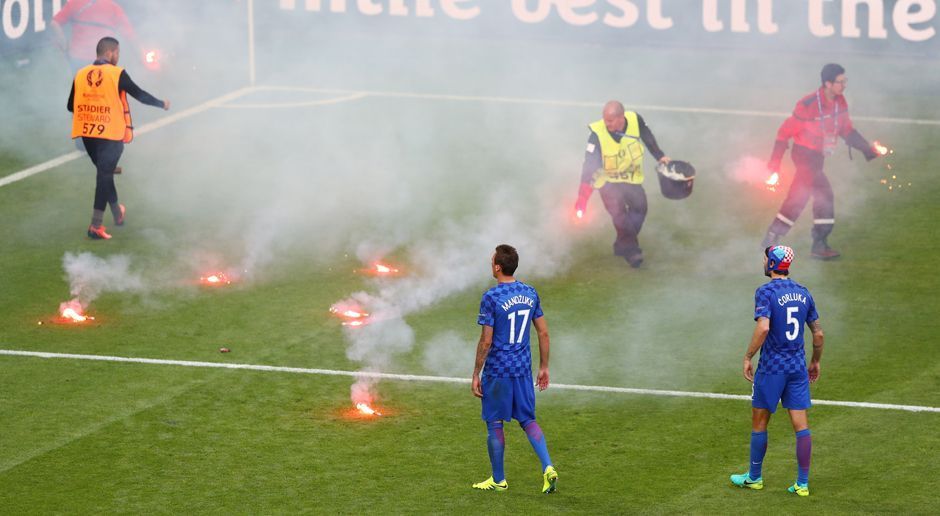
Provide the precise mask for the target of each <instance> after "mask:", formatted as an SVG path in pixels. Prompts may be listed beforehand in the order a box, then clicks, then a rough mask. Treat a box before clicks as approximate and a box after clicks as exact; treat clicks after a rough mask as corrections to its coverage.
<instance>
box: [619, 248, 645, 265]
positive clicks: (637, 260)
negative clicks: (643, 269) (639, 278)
mask: <svg viewBox="0 0 940 516" xmlns="http://www.w3.org/2000/svg"><path fill="white" fill-rule="evenodd" d="M623 259H624V260H626V261H627V263H629V264H630V267H633V268H634V269H639V268H640V265H642V264H643V252H642V251H637V252H635V253H631V254H628V255H626V256H624V257H623Z"/></svg>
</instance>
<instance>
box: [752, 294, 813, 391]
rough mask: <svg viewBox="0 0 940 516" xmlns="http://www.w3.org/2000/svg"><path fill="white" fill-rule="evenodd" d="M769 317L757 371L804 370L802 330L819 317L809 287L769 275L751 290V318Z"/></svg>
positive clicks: (784, 372) (804, 356) (767, 372)
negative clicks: (767, 279)
mask: <svg viewBox="0 0 940 516" xmlns="http://www.w3.org/2000/svg"><path fill="white" fill-rule="evenodd" d="M760 317H766V318H768V319H770V333H768V334H767V338H766V339H764V345H763V346H762V347H761V352H760V362H758V364H757V371H758V372H761V373H764V374H787V373H798V372H801V371H805V370H806V353H805V351H804V349H803V330H804V329H805V326H806V323H810V322H813V321H815V320H816V319H819V314H817V313H816V303H815V302H814V301H813V296H812V295H810V293H809V290H807V289H806V287H804V286H803V285H800V284H799V283H797V282H795V281H793V280H791V279H773V280H770V281H768V282H767V283H765V284H763V285H761V286H760V287H758V289H757V292H755V293H754V319H755V320H757V319H758V318H760Z"/></svg>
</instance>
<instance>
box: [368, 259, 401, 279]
mask: <svg viewBox="0 0 940 516" xmlns="http://www.w3.org/2000/svg"><path fill="white" fill-rule="evenodd" d="M359 272H361V273H362V274H368V275H370V276H397V275H399V274H401V269H399V268H397V267H393V266H391V265H389V264H387V263H381V262H375V263H373V264H372V265H370V266H369V267H368V268H365V269H359Z"/></svg>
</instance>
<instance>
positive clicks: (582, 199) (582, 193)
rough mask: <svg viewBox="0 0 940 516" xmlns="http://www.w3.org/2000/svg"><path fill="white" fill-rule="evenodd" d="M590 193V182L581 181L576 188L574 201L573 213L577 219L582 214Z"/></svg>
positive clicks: (591, 188)
mask: <svg viewBox="0 0 940 516" xmlns="http://www.w3.org/2000/svg"><path fill="white" fill-rule="evenodd" d="M592 193H594V187H592V186H591V184H590V183H581V186H580V187H579V188H578V201H577V202H575V203H574V213H575V216H577V217H578V218H579V219H580V218H581V217H583V216H584V212H585V210H587V203H588V199H590V198H591V194H592Z"/></svg>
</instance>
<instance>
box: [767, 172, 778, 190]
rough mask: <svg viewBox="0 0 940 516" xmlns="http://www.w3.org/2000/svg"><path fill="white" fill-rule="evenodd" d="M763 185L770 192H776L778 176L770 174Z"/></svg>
mask: <svg viewBox="0 0 940 516" xmlns="http://www.w3.org/2000/svg"><path fill="white" fill-rule="evenodd" d="M764 184H765V185H767V189H768V190H770V191H771V192H776V191H777V185H778V184H780V174H778V173H776V172H773V173H771V174H770V177H768V178H767V180H766V181H764Z"/></svg>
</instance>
